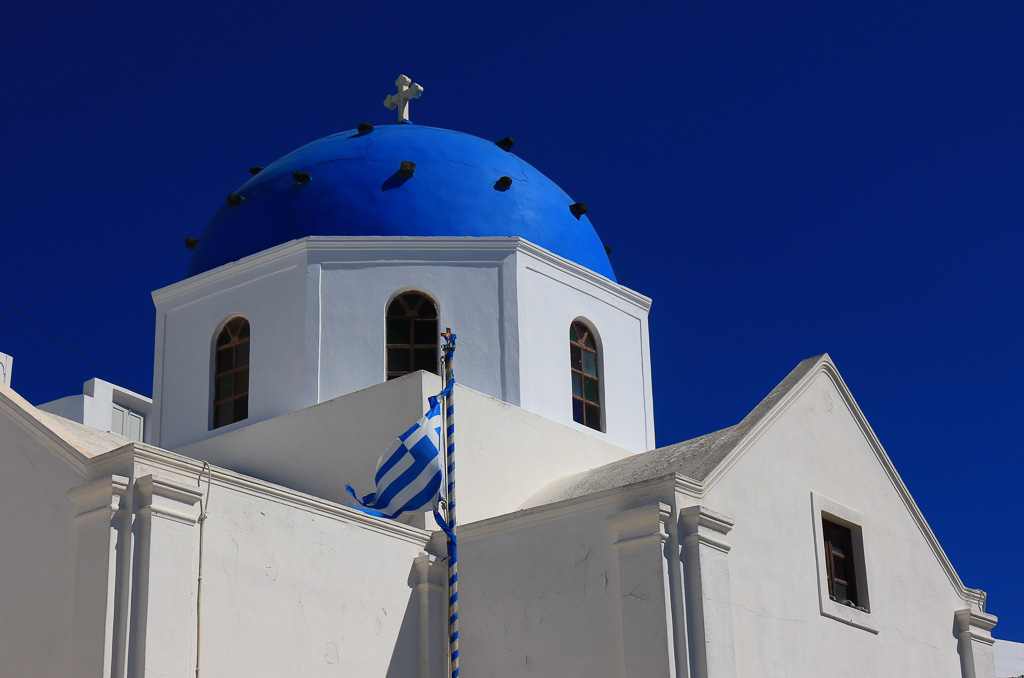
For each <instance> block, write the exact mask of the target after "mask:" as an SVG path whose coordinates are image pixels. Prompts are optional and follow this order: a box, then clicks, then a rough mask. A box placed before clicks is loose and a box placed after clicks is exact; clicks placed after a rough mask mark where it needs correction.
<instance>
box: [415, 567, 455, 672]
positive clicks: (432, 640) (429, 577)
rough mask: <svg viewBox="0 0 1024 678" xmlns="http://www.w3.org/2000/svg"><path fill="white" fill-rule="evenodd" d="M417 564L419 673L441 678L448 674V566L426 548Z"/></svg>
mask: <svg viewBox="0 0 1024 678" xmlns="http://www.w3.org/2000/svg"><path fill="white" fill-rule="evenodd" d="M414 565H415V567H416V604H417V607H418V622H417V626H418V633H419V649H418V654H419V664H418V671H417V676H418V678H441V677H442V676H444V675H446V674H447V673H448V670H447V665H448V655H447V652H446V648H447V647H448V641H447V638H446V636H445V633H447V625H446V624H445V623H444V622H445V620H446V618H447V615H448V608H447V605H445V600H444V599H443V598H442V596H444V595H446V594H447V592H448V589H447V587H445V586H443V585H442V584H443V582H444V581H445V579H446V578H447V576H448V568H447V565H446V564H445V563H444V561H443V560H439V559H438V558H437V556H435V555H433V554H431V553H427V552H426V551H424V552H422V553H420V555H418V556H417V557H416V560H415V561H414ZM442 625H443V627H444V632H442Z"/></svg>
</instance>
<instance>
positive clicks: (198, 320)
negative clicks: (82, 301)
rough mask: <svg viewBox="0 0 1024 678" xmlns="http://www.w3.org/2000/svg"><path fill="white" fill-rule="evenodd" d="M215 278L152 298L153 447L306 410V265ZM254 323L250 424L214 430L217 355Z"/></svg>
mask: <svg viewBox="0 0 1024 678" xmlns="http://www.w3.org/2000/svg"><path fill="white" fill-rule="evenodd" d="M227 269H228V270H225V271H211V272H210V273H208V274H206V275H207V276H209V277H208V278H204V281H206V284H204V285H198V284H195V283H193V282H190V281H191V279H190V280H188V281H185V282H184V283H179V285H178V286H174V287H171V288H166V289H165V290H161V291H159V292H157V293H155V294H154V299H155V300H156V305H157V309H156V351H155V352H156V358H155V365H154V370H153V401H154V410H155V411H154V414H155V422H154V423H155V424H156V427H155V430H154V435H153V440H154V444H156V445H158V446H160V447H163V448H166V449H174V448H177V447H180V446H182V445H186V444H188V443H191V442H194V441H196V440H202V439H205V438H208V437H210V436H212V435H217V434H219V433H223V432H224V431H226V430H231V429H233V428H238V427H239V426H241V425H245V423H252V422H253V421H260V420H263V419H269V418H270V417H274V416H277V415H279V414H284V413H286V412H292V411H294V410H297V409H299V408H301V407H304V406H305V405H307V404H311V403H307V402H306V400H305V384H304V381H303V379H304V373H305V371H304V367H305V365H306V362H307V346H306V315H307V310H306V266H305V257H304V256H300V255H293V256H290V257H285V258H283V259H281V260H272V261H269V262H263V263H262V265H253V266H240V267H238V268H231V267H227ZM235 315H243V316H245V317H246V318H247V319H248V320H249V325H250V327H251V332H252V334H251V339H250V365H251V367H250V370H249V394H250V395H249V418H248V419H247V420H245V422H236V423H234V424H229V425H228V426H226V427H222V428H218V429H215V430H213V431H211V430H210V426H211V421H212V420H211V414H210V411H211V410H210V403H211V396H212V391H211V388H212V385H211V384H212V379H213V351H214V342H215V341H216V339H217V333H218V332H220V330H221V328H222V327H223V324H224V323H225V322H226V321H227V320H229V319H230V318H231V317H232V316H235Z"/></svg>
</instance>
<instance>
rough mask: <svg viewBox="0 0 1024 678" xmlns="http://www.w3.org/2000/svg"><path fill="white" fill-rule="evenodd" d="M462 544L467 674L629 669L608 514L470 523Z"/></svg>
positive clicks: (464, 665)
mask: <svg viewBox="0 0 1024 678" xmlns="http://www.w3.org/2000/svg"><path fill="white" fill-rule="evenodd" d="M460 541H461V545H460V550H459V605H460V607H459V617H460V637H461V639H462V646H461V648H460V654H461V655H462V657H463V660H462V666H461V667H460V669H461V670H462V671H463V672H465V674H466V675H474V676H503V677H504V678H512V677H514V676H530V675H542V676H559V675H562V676H622V675H623V670H622V667H623V658H622V657H623V655H622V629H621V623H620V618H621V612H620V605H619V597H620V592H619V581H618V573H617V563H616V557H615V550H614V547H613V543H614V541H615V540H614V535H613V533H612V531H611V529H610V528H609V527H608V525H607V523H606V521H605V520H604V516H603V515H598V514H597V513H592V512H590V513H585V514H581V515H575V516H572V517H568V518H565V519H555V520H543V519H541V520H538V521H531V520H525V521H523V522H519V521H515V520H510V521H508V523H498V524H494V525H489V526H480V527H477V526H467V527H466V529H464V530H463V532H462V534H460ZM462 648H464V649H462Z"/></svg>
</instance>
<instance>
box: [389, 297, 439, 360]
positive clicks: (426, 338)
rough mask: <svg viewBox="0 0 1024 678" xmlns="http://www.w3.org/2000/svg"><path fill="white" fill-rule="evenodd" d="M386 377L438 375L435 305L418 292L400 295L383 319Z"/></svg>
mask: <svg viewBox="0 0 1024 678" xmlns="http://www.w3.org/2000/svg"><path fill="white" fill-rule="evenodd" d="M384 328H385V342H386V344H387V346H386V349H387V350H386V353H387V363H388V364H387V378H388V379H389V380H390V379H395V378H396V377H401V376H404V375H406V374H409V373H410V372H415V371H417V370H425V371H427V372H432V373H434V374H438V370H439V362H440V361H439V358H438V353H437V341H438V325H437V306H436V305H435V304H434V302H433V300H432V299H431V298H430V297H428V296H427V295H425V294H423V293H422V292H406V293H405V294H400V295H398V296H397V297H395V299H394V300H393V301H392V302H391V304H390V305H389V306H388V311H387V317H386V318H385V325H384Z"/></svg>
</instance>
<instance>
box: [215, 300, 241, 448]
mask: <svg viewBox="0 0 1024 678" xmlns="http://www.w3.org/2000/svg"><path fill="white" fill-rule="evenodd" d="M215 350H216V351H217V353H216V355H215V358H214V368H213V428H220V427H221V426H226V425H228V424H232V423H234V422H236V421H241V420H243V419H245V418H246V417H248V416H249V321H248V320H246V319H245V318H242V317H238V318H232V319H231V320H229V321H228V324H227V325H225V326H224V329H223V330H221V332H220V334H219V335H217V346H216V349H215Z"/></svg>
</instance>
